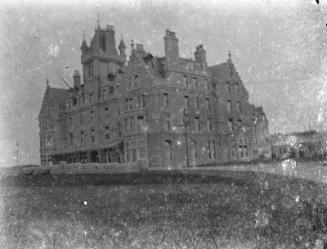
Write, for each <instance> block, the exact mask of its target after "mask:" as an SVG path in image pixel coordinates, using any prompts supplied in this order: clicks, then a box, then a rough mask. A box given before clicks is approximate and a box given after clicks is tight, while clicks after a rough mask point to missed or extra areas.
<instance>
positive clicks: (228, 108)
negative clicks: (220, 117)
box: [227, 99, 232, 112]
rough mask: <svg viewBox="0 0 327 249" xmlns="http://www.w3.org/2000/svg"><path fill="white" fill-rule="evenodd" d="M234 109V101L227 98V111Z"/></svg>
mask: <svg viewBox="0 0 327 249" xmlns="http://www.w3.org/2000/svg"><path fill="white" fill-rule="evenodd" d="M231 110H232V101H231V100H230V99H229V100H227V111H229V112H230V111H231Z"/></svg>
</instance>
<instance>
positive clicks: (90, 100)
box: [89, 93, 93, 104]
mask: <svg viewBox="0 0 327 249" xmlns="http://www.w3.org/2000/svg"><path fill="white" fill-rule="evenodd" d="M89 103H90V104H92V103H93V93H90V94H89Z"/></svg>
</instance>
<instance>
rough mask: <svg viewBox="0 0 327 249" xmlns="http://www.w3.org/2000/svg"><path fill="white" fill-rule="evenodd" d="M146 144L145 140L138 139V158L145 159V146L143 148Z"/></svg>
mask: <svg viewBox="0 0 327 249" xmlns="http://www.w3.org/2000/svg"><path fill="white" fill-rule="evenodd" d="M145 146H146V144H145V141H139V142H138V151H139V154H138V158H139V159H145V158H146V152H145V150H146V148H145Z"/></svg>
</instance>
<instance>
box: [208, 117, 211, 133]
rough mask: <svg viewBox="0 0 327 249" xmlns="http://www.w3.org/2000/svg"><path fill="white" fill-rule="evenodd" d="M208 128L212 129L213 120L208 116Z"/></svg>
mask: <svg viewBox="0 0 327 249" xmlns="http://www.w3.org/2000/svg"><path fill="white" fill-rule="evenodd" d="M207 129H208V131H212V122H211V118H207Z"/></svg>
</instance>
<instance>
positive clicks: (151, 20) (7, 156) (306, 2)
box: [0, 0, 327, 167]
mask: <svg viewBox="0 0 327 249" xmlns="http://www.w3.org/2000/svg"><path fill="white" fill-rule="evenodd" d="M326 7H327V0H320V4H319V5H318V4H317V3H316V1H315V0H301V1H300V0H290V1H287V2H286V1H282V0H279V1H277V0H276V1H273V0H243V1H241V0H226V1H225V0H224V1H223V0H221V1H213V0H206V1H205V0H194V1H190V0H188V1H187V0H179V1H177V0H171V1H168V0H152V1H151V0H123V1H118V0H116V1H112V0H106V1H90V0H87V1H80V0H71V1H62V0H57V1H49V0H45V1H36V0H34V1H33V0H30V1H18V0H11V1H8V0H6V1H2V2H1V3H0V10H1V15H0V89H1V90H0V167H3V166H10V165H14V164H16V162H17V148H18V162H19V163H22V164H27V163H39V136H38V133H39V127H38V120H37V117H38V113H39V110H40V107H41V103H42V98H43V95H44V92H45V88H46V83H45V81H46V78H49V81H50V85H51V86H53V87H63V88H65V87H66V86H65V85H64V84H63V83H62V82H61V81H60V80H59V79H58V77H57V75H56V73H55V70H57V71H59V72H60V73H61V74H63V75H64V77H65V79H66V80H67V81H68V82H72V79H71V76H72V74H73V72H74V70H75V69H78V70H81V64H80V56H81V51H80V46H81V42H82V39H83V35H84V33H85V36H86V40H87V42H88V43H89V41H90V39H91V37H92V35H93V33H94V29H95V27H96V25H97V15H99V20H100V25H101V26H103V27H105V26H106V25H108V24H110V25H113V26H114V28H115V31H116V44H117V45H118V44H119V40H120V38H121V37H123V38H124V40H125V43H126V45H127V47H128V49H127V53H128V54H129V52H130V49H129V48H130V42H131V40H132V39H133V40H134V41H135V42H137V43H141V44H143V45H144V48H145V50H146V51H147V52H151V53H152V54H154V55H158V56H163V48H164V47H163V37H164V34H165V30H166V29H167V28H169V29H170V30H172V31H175V32H176V35H177V37H178V39H179V48H180V55H181V57H188V58H190V57H193V53H194V50H195V46H196V45H198V44H203V45H204V47H205V49H206V50H207V61H208V64H209V65H214V64H217V63H222V62H224V61H226V59H227V54H228V51H229V50H230V51H231V53H232V60H233V62H234V64H235V66H236V69H237V71H238V72H239V74H240V76H241V78H242V80H243V83H244V85H245V87H246V88H247V89H248V91H249V96H250V102H251V103H253V104H256V105H259V106H262V107H263V108H264V111H265V112H266V115H267V118H268V121H269V130H270V133H277V132H281V133H287V132H293V131H303V130H307V129H317V130H327V115H326V111H327V81H326V79H327V67H326V65H327V57H326V55H327V50H326V45H327V33H326V32H327V26H326V23H327V15H326V9H327V8H326ZM324 16H325V17H324ZM17 142H18V147H17Z"/></svg>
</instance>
